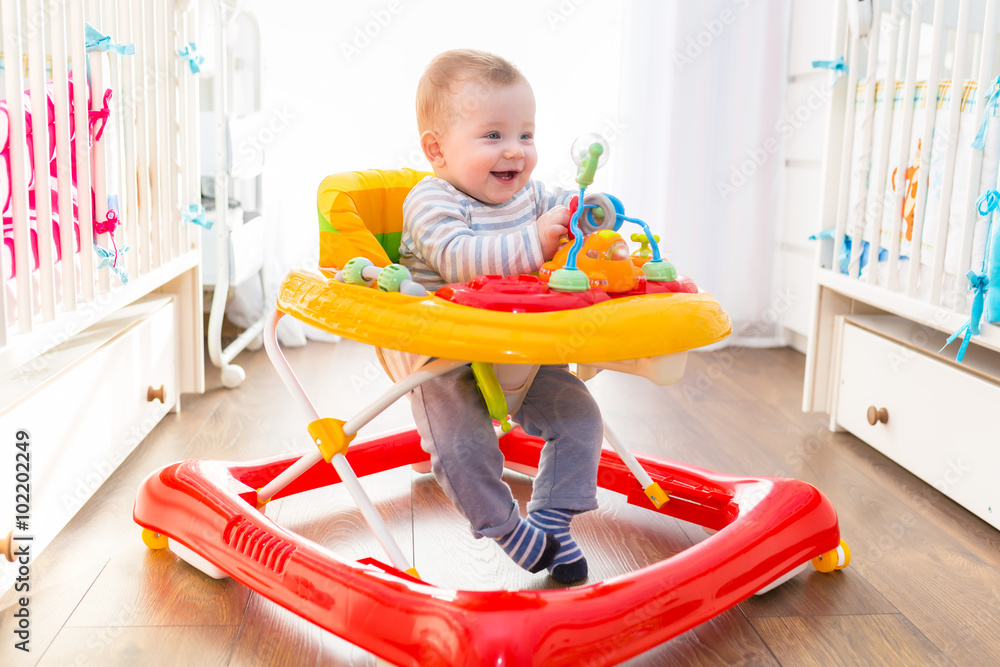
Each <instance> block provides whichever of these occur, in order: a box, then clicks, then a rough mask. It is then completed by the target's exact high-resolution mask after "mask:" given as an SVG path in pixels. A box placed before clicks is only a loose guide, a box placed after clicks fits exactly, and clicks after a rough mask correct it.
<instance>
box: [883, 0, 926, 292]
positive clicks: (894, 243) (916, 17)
mask: <svg viewBox="0 0 1000 667" xmlns="http://www.w3.org/2000/svg"><path fill="white" fill-rule="evenodd" d="M907 41H908V50H907V53H906V84H905V85H904V87H903V108H902V112H903V128H902V134H901V136H902V137H903V139H902V141H900V142H899V153H898V154H897V155H896V173H897V174H905V173H906V167H907V162H908V161H909V159H910V158H909V152H910V142H909V137H910V136H911V134H912V133H913V96H914V94H915V93H916V88H917V60H918V57H919V56H918V54H919V49H920V7H919V6H915V5H912V4H911V5H910V36H909V39H908V40H907ZM905 196H906V189H905V188H903V187H898V188H896V196H895V198H894V200H893V202H892V209H891V210H892V217H891V218H890V221H891V223H890V229H889V279H888V281H887V287H888V289H890V290H896V289H898V288H899V249H900V238H901V236H902V231H903V200H904V198H905Z"/></svg>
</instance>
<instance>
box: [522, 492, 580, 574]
mask: <svg viewBox="0 0 1000 667" xmlns="http://www.w3.org/2000/svg"><path fill="white" fill-rule="evenodd" d="M572 519H573V513H572V512H570V511H568V510H557V509H545V510H539V511H537V512H531V513H530V514H528V523H530V524H532V525H533V526H536V527H537V528H540V529H542V530H544V531H545V532H546V533H547V534H548V535H553V536H555V538H556V539H557V540H559V544H560V547H559V552H558V553H557V554H556V556H555V558H553V559H552V563H551V564H550V565H549V574H551V575H552V578H553V579H555V580H556V581H558V582H559V583H561V584H572V583H575V582H577V581H582V580H584V579H586V578H587V559H586V558H584V556H583V551H581V550H580V545H578V544H577V543H576V540H574V539H573V537H572V535H570V534H569V522H570V521H571V520H572Z"/></svg>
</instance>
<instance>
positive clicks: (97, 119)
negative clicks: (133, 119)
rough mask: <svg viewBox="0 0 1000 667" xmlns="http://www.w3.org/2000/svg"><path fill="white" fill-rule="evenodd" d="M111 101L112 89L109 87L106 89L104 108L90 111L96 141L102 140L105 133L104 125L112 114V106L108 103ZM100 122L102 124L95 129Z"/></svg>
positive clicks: (92, 130) (91, 130)
mask: <svg viewBox="0 0 1000 667" xmlns="http://www.w3.org/2000/svg"><path fill="white" fill-rule="evenodd" d="M110 101H111V89H110V88H108V89H107V90H106V91H104V108H103V109H97V110H95V111H91V112H90V133H91V134H92V135H93V136H94V141H100V140H101V135H103V134H104V127H105V126H106V125H107V124H108V116H110V115H111V106H110V105H109V104H108V103H109V102H110ZM97 123H100V124H101V126H100V127H99V128H97V131H96V132H95V131H94V126H95V125H97Z"/></svg>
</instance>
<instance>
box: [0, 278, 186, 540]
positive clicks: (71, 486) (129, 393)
mask: <svg viewBox="0 0 1000 667" xmlns="http://www.w3.org/2000/svg"><path fill="white" fill-rule="evenodd" d="M175 327H176V315H175V307H174V304H173V302H172V301H171V300H169V299H165V298H162V297H161V298H155V299H150V300H147V301H145V302H142V303H138V304H134V305H132V306H128V307H126V308H123V309H121V310H120V311H118V312H116V313H115V314H114V315H113V316H111V317H109V318H107V319H106V320H104V321H102V322H99V323H97V324H95V325H93V326H92V327H90V328H88V329H86V330H85V331H82V332H80V333H78V334H76V335H75V336H72V337H71V338H70V340H68V341H67V342H66V343H64V344H63V345H61V346H58V347H56V348H55V349H53V350H52V352H51V353H49V354H48V355H46V356H45V357H44V358H41V359H38V360H36V361H35V362H34V363H33V364H32V366H31V367H28V368H25V369H21V371H20V372H19V373H17V374H14V375H12V376H11V377H9V378H5V380H6V382H7V386H6V387H5V390H7V391H5V392H3V394H4V396H5V397H6V398H7V400H9V402H8V403H7V404H6V405H0V434H2V436H3V437H4V438H5V439H6V440H5V442H7V443H11V442H12V441H13V438H14V434H15V433H17V432H18V431H22V430H23V431H26V432H27V433H28V434H30V443H31V445H30V473H31V521H30V523H29V525H30V530H29V531H28V532H29V533H30V534H31V535H33V536H34V543H33V544H34V549H35V551H34V553H35V555H36V556H37V554H38V552H40V551H41V550H42V548H44V546H45V545H47V544H48V543H49V542H50V541H51V539H52V538H53V537H55V535H56V534H57V533H58V532H59V530H60V529H62V527H63V526H65V525H66V523H68V522H69V520H70V519H71V518H72V517H73V515H74V514H75V513H76V512H77V511H78V510H79V509H80V508H81V507H82V506H83V504H84V503H86V502H87V500H88V499H89V498H90V497H91V496H92V495H93V493H94V492H95V491H96V490H97V489H98V488H99V487H100V486H101V484H103V483H104V481H105V480H107V478H108V477H110V476H111V474H112V473H113V472H114V471H115V469H116V468H117V467H118V466H119V465H120V464H121V463H122V462H123V461H124V460H125V458H126V457H127V456H128V455H129V454H130V453H131V452H132V450H134V449H135V448H136V446H137V445H138V444H139V443H140V442H141V441H142V439H143V438H144V437H145V436H146V435H147V434H148V433H149V432H150V431H151V430H152V429H153V427H154V426H156V424H157V423H158V422H159V421H160V420H161V419H162V418H163V416H164V415H165V414H166V413H167V412H168V411H169V410H170V409H171V408H173V407H174V406H175V405H176V404H177V386H178V383H177V380H178V367H177V352H176V349H177V336H176V333H175ZM17 386H20V387H22V388H23V391H22V392H21V393H20V395H19V396H17V397H16V398H15V399H13V400H10V398H9V397H10V396H11V395H12V393H13V392H12V391H10V390H12V389H15V388H17ZM161 386H162V388H163V401H162V402H161V401H160V400H158V399H156V398H153V400H150V398H152V396H151V394H154V393H155V394H158V393H159V389H160V387H161ZM150 389H152V390H153V391H152V392H151V391H150ZM8 449H13V448H12V447H10V446H9V445H8ZM9 459H10V461H4V465H3V469H4V474H8V472H7V471H8V470H10V471H12V470H13V463H12V461H13V455H10V457H9ZM6 481H7V480H6V479H5V478H4V475H3V474H0V488H4V489H7V488H12V486H11V487H8V486H6V485H5V484H3V483H2V482H6ZM10 481H11V482H13V480H10ZM5 510H6V508H5ZM11 518H12V517H10V516H9V515H5V516H4V517H3V518H2V522H0V528H2V532H3V533H4V534H6V532H7V530H9V529H10V528H11V527H13V526H12V525H9V523H10V520H11Z"/></svg>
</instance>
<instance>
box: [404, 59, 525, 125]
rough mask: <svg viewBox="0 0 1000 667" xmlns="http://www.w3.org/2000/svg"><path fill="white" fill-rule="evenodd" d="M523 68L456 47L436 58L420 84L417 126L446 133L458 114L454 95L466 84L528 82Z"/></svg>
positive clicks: (485, 84) (487, 86)
mask: <svg viewBox="0 0 1000 667" xmlns="http://www.w3.org/2000/svg"><path fill="white" fill-rule="evenodd" d="M525 80H526V79H525V78H524V75H523V74H521V70H519V69H517V67H515V66H514V65H513V64H512V63H511V62H510V61H508V60H506V59H504V58H501V57H500V56H497V55H494V54H492V53H487V52H485V51H476V50H475V49H453V50H451V51H445V52H444V53H440V54H438V55H437V56H435V57H434V59H433V60H431V62H430V63H429V64H428V65H427V69H426V70H425V71H424V74H423V76H421V77H420V82H419V83H418V84H417V129H418V130H419V131H420V133H421V134H423V133H424V131H425V130H435V131H437V132H441V133H444V132H445V130H446V128H447V127H448V126H450V125H451V122H452V121H453V120H454V117H455V116H456V115H458V114H461V113H463V111H464V110H462V109H454V108H452V104H451V102H452V99H451V96H452V95H454V94H455V93H457V92H458V91H459V90H460V88H461V86H462V84H465V83H467V82H470V81H477V82H479V83H480V84H481V85H482V86H483V89H484V90H487V89H489V88H490V87H492V86H495V85H509V84H512V83H517V82H518V81H525Z"/></svg>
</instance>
